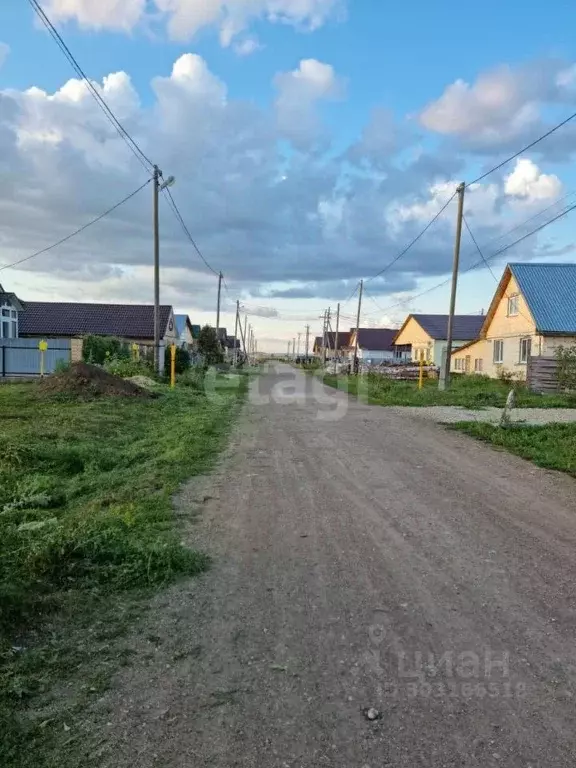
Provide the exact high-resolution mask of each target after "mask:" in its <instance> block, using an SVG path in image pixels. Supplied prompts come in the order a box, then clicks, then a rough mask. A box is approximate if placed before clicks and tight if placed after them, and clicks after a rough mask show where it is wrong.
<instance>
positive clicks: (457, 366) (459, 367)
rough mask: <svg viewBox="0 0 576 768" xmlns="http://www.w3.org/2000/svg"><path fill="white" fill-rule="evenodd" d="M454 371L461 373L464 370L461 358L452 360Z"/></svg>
mask: <svg viewBox="0 0 576 768" xmlns="http://www.w3.org/2000/svg"><path fill="white" fill-rule="evenodd" d="M454 370H455V371H463V370H464V360H462V358H461V357H457V358H456V359H455V360H454Z"/></svg>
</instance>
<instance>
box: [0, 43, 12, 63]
mask: <svg viewBox="0 0 576 768" xmlns="http://www.w3.org/2000/svg"><path fill="white" fill-rule="evenodd" d="M9 54H10V46H9V45H7V44H6V43H0V67H2V65H3V64H4V62H5V61H6V59H7V58H8V56H9Z"/></svg>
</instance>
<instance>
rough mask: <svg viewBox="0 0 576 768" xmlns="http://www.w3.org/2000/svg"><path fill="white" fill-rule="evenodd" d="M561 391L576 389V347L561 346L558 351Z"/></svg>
mask: <svg viewBox="0 0 576 768" xmlns="http://www.w3.org/2000/svg"><path fill="white" fill-rule="evenodd" d="M556 360H557V361H558V385H559V387H560V389H576V346H573V347H564V346H560V347H558V349H557V350H556Z"/></svg>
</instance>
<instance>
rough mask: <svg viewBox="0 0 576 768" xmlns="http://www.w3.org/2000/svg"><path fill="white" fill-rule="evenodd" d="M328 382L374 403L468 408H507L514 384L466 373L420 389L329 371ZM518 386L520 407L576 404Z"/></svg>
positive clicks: (566, 397) (409, 383)
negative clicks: (441, 384) (447, 384)
mask: <svg viewBox="0 0 576 768" xmlns="http://www.w3.org/2000/svg"><path fill="white" fill-rule="evenodd" d="M324 383H325V384H327V385H328V386H330V387H335V388H336V389H341V390H342V391H344V392H348V393H349V394H350V395H353V396H356V397H361V398H362V399H364V400H365V402H368V403H369V404H370V405H412V406H421V407H424V406H432V405H458V406H462V407H464V408H486V407H488V406H494V407H497V408H503V407H504V405H505V404H506V398H507V396H508V393H509V392H510V389H511V386H512V385H510V384H506V383H503V382H501V381H499V380H498V379H490V378H488V377H487V376H462V377H454V378H453V380H452V384H451V387H450V389H449V390H448V391H445V392H441V391H440V390H439V389H438V382H437V381H434V380H426V381H425V382H424V387H423V388H422V389H421V390H419V389H418V384H417V382H415V381H414V382H412V381H394V380H391V379H386V378H384V377H383V376H380V375H378V374H367V375H363V376H345V375H340V376H332V375H329V374H328V375H325V376H324ZM514 388H515V390H516V406H517V407H518V408H576V396H573V395H572V396H570V395H562V394H558V395H537V394H535V393H533V392H529V391H528V390H527V389H526V388H525V387H524V386H522V385H519V384H515V385H514Z"/></svg>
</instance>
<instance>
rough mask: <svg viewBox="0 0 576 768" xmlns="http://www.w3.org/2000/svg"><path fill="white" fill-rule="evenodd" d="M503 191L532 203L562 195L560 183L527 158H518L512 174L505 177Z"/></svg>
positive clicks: (555, 177) (556, 177)
mask: <svg viewBox="0 0 576 768" xmlns="http://www.w3.org/2000/svg"><path fill="white" fill-rule="evenodd" d="M504 191H505V192H506V194H507V195H511V196H513V197H518V198H521V199H523V200H525V201H526V202H529V203H532V202H535V201H539V200H551V199H553V198H556V197H560V195H561V194H562V182H561V181H560V179H559V178H558V176H555V175H554V174H547V173H542V171H541V170H540V169H539V168H538V166H537V165H536V164H535V163H533V162H532V160H529V159H528V158H519V159H518V160H517V161H516V167H515V168H514V170H513V171H512V173H511V174H510V175H509V176H507V177H506V179H505V184H504Z"/></svg>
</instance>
